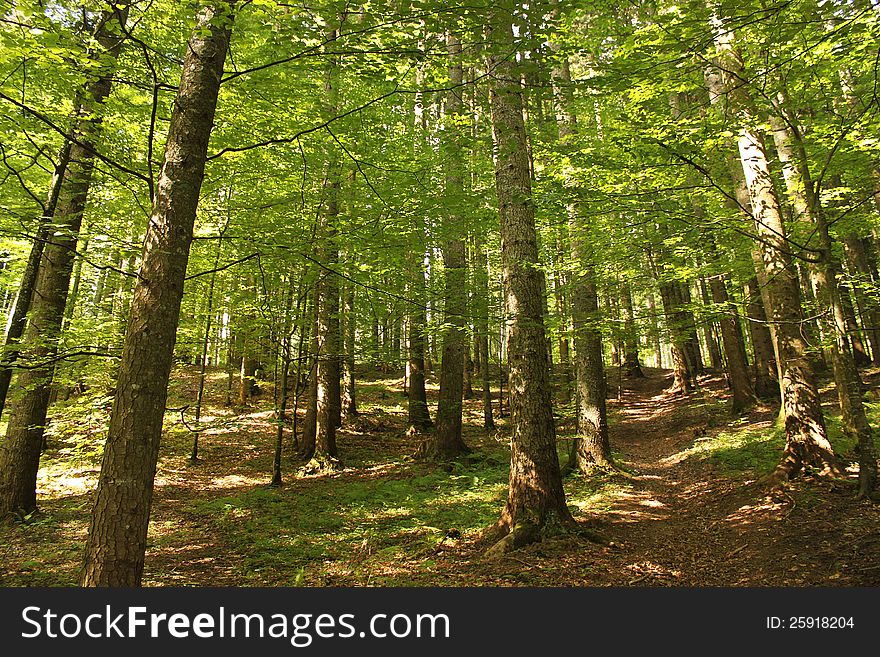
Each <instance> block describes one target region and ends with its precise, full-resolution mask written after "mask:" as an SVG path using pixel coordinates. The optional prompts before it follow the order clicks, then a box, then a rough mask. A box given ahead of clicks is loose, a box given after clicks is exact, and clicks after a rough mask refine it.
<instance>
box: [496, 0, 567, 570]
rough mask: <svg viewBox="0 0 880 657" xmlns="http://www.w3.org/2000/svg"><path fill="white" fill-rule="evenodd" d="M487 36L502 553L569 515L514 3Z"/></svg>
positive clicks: (505, 4) (504, 0)
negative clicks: (503, 464) (505, 433)
mask: <svg viewBox="0 0 880 657" xmlns="http://www.w3.org/2000/svg"><path fill="white" fill-rule="evenodd" d="M495 6H496V7H497V10H496V11H495V13H494V16H493V18H494V20H493V21H492V24H491V26H490V29H489V32H490V35H489V40H490V42H493V43H494V44H495V45H496V46H497V48H498V50H497V51H496V53H495V54H494V55H493V56H492V57H491V61H490V64H491V71H492V73H493V76H492V84H491V88H490V100H491V113H492V132H493V137H494V141H495V147H496V152H497V157H496V160H495V182H496V185H495V187H496V193H497V196H498V209H499V214H500V219H501V260H502V268H503V281H504V294H505V297H506V300H507V302H506V308H507V312H508V319H507V324H508V336H507V356H508V364H509V368H510V375H509V376H510V386H509V387H510V414H511V420H510V427H511V456H510V481H509V487H508V497H507V503H506V504H505V507H504V509H503V511H502V512H501V517H500V519H499V521H498V523H497V524H496V530H497V534H498V535H502V536H504V538H503V539H501V540H500V541H499V542H498V543H497V544H496V545H495V546H494V547H493V548H492V551H491V552H492V553H493V554H498V553H502V554H503V553H504V552H505V551H507V550H508V549H511V548H515V547H518V546H519V545H521V544H522V543H525V542H529V541H533V540H536V539H538V538H540V536H541V535H542V534H544V533H547V532H550V531H553V530H555V529H558V528H560V527H561V526H564V525H572V524H573V522H574V520H573V518H572V516H571V512H570V511H569V510H568V507H567V506H566V503H565V492H564V490H563V488H562V477H561V473H560V469H559V458H558V455H557V451H556V431H555V427H554V424H553V408H552V402H551V399H550V387H549V381H548V367H547V365H548V363H547V348H546V344H547V342H546V335H545V330H544V317H543V311H544V300H543V299H542V298H541V278H540V276H539V273H538V268H537V265H538V242H537V234H536V230H535V206H534V201H533V200H532V189H531V179H530V177H529V156H528V146H527V143H526V134H525V124H524V122H523V114H522V95H521V92H520V82H519V81H520V77H521V76H520V73H519V70H518V68H519V65H518V63H517V61H516V58H515V57H511V55H510V53H511V52H513V51H514V48H515V46H514V34H513V24H512V20H513V15H514V3H513V2H511V1H510V0H500V1H499V2H498V3H496V5H495Z"/></svg>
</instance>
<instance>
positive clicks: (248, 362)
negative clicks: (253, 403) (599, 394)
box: [238, 347, 260, 405]
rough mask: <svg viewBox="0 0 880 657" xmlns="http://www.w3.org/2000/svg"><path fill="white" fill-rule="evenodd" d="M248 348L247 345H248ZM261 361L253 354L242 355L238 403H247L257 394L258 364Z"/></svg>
mask: <svg viewBox="0 0 880 657" xmlns="http://www.w3.org/2000/svg"><path fill="white" fill-rule="evenodd" d="M246 348H247V347H246ZM259 364H260V363H259V361H257V359H256V358H254V357H253V355H251V354H248V353H245V355H244V356H242V357H241V368H240V371H239V377H238V403H239V404H242V405H245V404H247V403H248V402H249V401H250V400H251V398H252V397H254V395H255V394H256V388H257V383H256V381H257V379H256V374H257V366H258V365H259Z"/></svg>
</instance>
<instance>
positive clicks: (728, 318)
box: [709, 274, 755, 415]
mask: <svg viewBox="0 0 880 657" xmlns="http://www.w3.org/2000/svg"><path fill="white" fill-rule="evenodd" d="M709 289H710V290H711V291H712V301H714V302H715V303H716V304H717V305H718V306H720V307H721V312H722V313H723V314H722V315H721V319H720V320H719V322H718V323H719V325H720V327H721V340H722V342H723V344H724V354H725V356H727V374H728V382H729V384H730V392H731V396H732V400H731V404H732V408H731V410H732V412H733V413H734V414H735V415H738V414H740V413H743V412H744V411H746V410H748V409H749V408H751V407H752V406H754V404H755V392H754V390H753V389H752V383H751V381H750V380H749V366H748V363H747V362H746V358H745V353H746V352H745V346H744V345H743V344H742V333H740V332H739V331H738V330H737V327H738V325H739V314H738V313H737V310H736V306H735V305H734V304H732V303H731V302H730V296H729V294H728V293H727V284H726V283H725V279H724V276H723V275H720V274H719V275H717V276H712V277H711V278H710V279H709Z"/></svg>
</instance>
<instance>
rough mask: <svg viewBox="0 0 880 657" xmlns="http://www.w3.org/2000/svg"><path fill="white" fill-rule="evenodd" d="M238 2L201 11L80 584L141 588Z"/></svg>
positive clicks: (160, 188)
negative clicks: (187, 284) (193, 248)
mask: <svg viewBox="0 0 880 657" xmlns="http://www.w3.org/2000/svg"><path fill="white" fill-rule="evenodd" d="M232 5H233V3H232V2H228V3H223V4H222V5H217V6H211V7H205V8H204V9H203V10H202V11H200V13H199V17H198V22H197V24H196V27H195V28H194V30H193V33H192V36H191V37H190V40H189V45H188V47H187V51H186V57H185V59H184V62H183V72H182V76H181V80H180V86H179V88H178V92H177V100H176V102H175V103H174V109H173V111H172V114H171V124H170V127H169V131H168V141H167V144H166V147H165V157H164V162H163V164H162V168H161V170H160V173H159V181H158V185H157V188H156V196H155V201H154V203H153V213H152V217H151V219H150V222H149V227H148V229H147V235H146V239H145V241H144V251H143V258H142V265H141V269H140V280H139V282H138V284H137V286H136V288H135V291H134V298H133V300H132V305H131V319H130V320H129V324H128V330H127V332H126V335H125V346H124V348H123V352H122V359H121V363H120V369H119V378H118V381H117V391H116V397H115V399H114V402H113V410H112V411H111V415H110V427H109V431H108V436H107V445H106V447H105V450H104V461H103V464H102V466H101V475H100V478H99V481H98V489H97V492H96V495H95V504H94V508H93V511H92V516H91V524H90V527H89V536H88V541H87V543H86V549H85V559H84V565H83V570H82V573H81V576H80V583H81V584H82V585H83V586H139V585H140V583H141V575H142V573H143V568H144V553H145V550H146V541H147V526H148V524H149V519H150V505H151V502H152V497H153V479H154V477H155V474H156V463H157V460H158V456H159V440H160V438H161V435H162V420H163V417H164V414H165V401H166V397H167V393H168V376H169V374H170V372H171V361H172V355H173V352H174V342H175V338H176V335H177V323H178V318H179V314H180V300H181V296H182V294H183V283H184V278H185V276H186V265H187V260H188V258H189V249H190V243H191V241H192V235H193V224H194V222H195V218H196V208H197V207H198V202H199V191H200V189H201V185H202V179H203V178H204V173H205V162H206V158H207V151H208V139H209V137H210V134H211V128H212V126H213V123H214V113H215V110H216V106H217V96H218V92H219V90H220V79H221V77H222V75H223V62H224V60H225V59H226V51H227V48H228V45H229V37H230V31H231V26H232Z"/></svg>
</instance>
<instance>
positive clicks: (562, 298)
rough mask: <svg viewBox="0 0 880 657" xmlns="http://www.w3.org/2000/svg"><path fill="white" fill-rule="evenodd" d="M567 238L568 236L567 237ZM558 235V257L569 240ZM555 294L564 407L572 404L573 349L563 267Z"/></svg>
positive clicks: (555, 281) (555, 278) (555, 279)
mask: <svg viewBox="0 0 880 657" xmlns="http://www.w3.org/2000/svg"><path fill="white" fill-rule="evenodd" d="M565 238H567V235H566V236H565ZM565 238H564V237H563V236H562V235H558V240H557V243H556V247H557V254H558V257H561V254H562V253H563V249H567V248H568V240H567V239H565ZM553 294H554V296H555V297H556V312H557V314H558V315H559V323H560V328H559V339H558V347H559V392H560V395H559V397H560V401H561V402H562V404H563V405H566V404H569V403H570V402H571V347H570V342H569V322H568V316H569V311H568V309H569V302H568V277H567V276H566V275H565V274H564V273H563V271H562V266H558V267H557V268H556V272H555V275H554V276H553Z"/></svg>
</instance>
